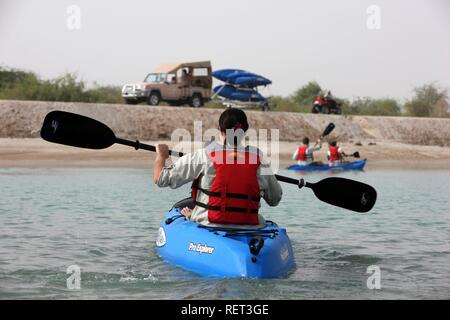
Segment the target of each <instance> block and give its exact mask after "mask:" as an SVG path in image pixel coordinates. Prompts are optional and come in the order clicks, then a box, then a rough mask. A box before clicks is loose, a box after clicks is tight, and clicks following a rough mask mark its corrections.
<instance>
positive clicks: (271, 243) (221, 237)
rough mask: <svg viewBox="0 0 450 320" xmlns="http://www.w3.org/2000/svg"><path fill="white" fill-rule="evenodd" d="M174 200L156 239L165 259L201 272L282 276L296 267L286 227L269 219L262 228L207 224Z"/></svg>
mask: <svg viewBox="0 0 450 320" xmlns="http://www.w3.org/2000/svg"><path fill="white" fill-rule="evenodd" d="M185 206H189V207H192V200H191V199H185V200H182V201H180V202H179V203H177V204H175V206H174V207H173V208H172V209H171V210H170V211H169V212H168V213H167V214H166V216H165V218H164V221H163V223H162V225H161V227H160V228H159V231H158V238H157V241H156V246H157V249H156V251H157V254H158V255H159V256H160V257H161V258H162V259H163V260H165V261H167V262H169V263H171V264H173V265H175V266H178V267H181V268H183V269H186V270H190V271H193V272H195V273H197V274H199V275H202V276H213V277H220V278H226V277H245V278H279V277H283V276H286V275H287V274H288V273H289V271H291V270H292V269H293V268H294V265H295V263H294V255H293V251H292V245H291V242H290V240H289V237H288V236H287V234H286V229H285V228H282V227H279V226H277V225H276V224H275V223H273V222H270V221H268V222H267V224H266V226H265V227H264V228H261V229H224V228H214V227H205V226H202V225H199V224H198V223H195V222H192V221H188V220H186V219H185V218H184V217H183V216H182V215H181V213H180V210H181V208H183V207H185Z"/></svg>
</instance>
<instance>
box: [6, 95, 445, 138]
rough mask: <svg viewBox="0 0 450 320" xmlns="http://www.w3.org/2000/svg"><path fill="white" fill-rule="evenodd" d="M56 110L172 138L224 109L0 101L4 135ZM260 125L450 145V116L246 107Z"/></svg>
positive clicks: (26, 134) (29, 127) (210, 124)
mask: <svg viewBox="0 0 450 320" xmlns="http://www.w3.org/2000/svg"><path fill="white" fill-rule="evenodd" d="M51 110H65V111H70V112H75V113H79V114H83V115H86V116H89V117H92V118H95V119H97V120H99V121H102V122H104V123H106V124H107V125H108V126H110V127H111V128H112V129H113V131H114V132H115V133H116V135H117V136H119V137H123V138H129V139H141V140H170V138H171V134H172V132H173V131H174V130H175V129H186V130H187V131H189V132H190V133H191V135H193V131H194V121H202V125H203V130H206V129H209V128H217V121H218V118H219V115H220V113H221V112H222V110H218V109H206V108H201V109H192V108H187V107H151V106H146V105H137V106H128V105H110V104H90V103H65V102H41V101H10V100H2V101H0V123H1V126H0V138H33V137H39V129H40V127H41V125H42V121H43V119H44V117H45V115H46V114H47V113H48V112H49V111H51ZM247 115H248V118H249V122H250V126H251V127H253V128H255V129H257V130H258V129H279V137H280V140H281V141H292V142H297V141H300V140H301V139H302V138H303V137H304V136H309V137H311V138H315V137H318V136H319V135H320V133H321V132H322V130H323V129H324V128H325V127H326V125H327V124H328V123H329V122H334V123H335V125H336V128H335V130H334V131H333V133H332V137H333V138H337V139H338V140H339V141H342V142H350V143H352V142H358V141H369V142H375V143H376V142H381V141H392V142H399V143H405V144H416V145H434V146H449V145H450V119H436V118H409V117H374V116H336V115H321V114H320V115H317V114H301V113H288V112H266V113H263V112H259V111H247Z"/></svg>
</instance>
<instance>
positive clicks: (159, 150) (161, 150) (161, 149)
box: [156, 143, 169, 160]
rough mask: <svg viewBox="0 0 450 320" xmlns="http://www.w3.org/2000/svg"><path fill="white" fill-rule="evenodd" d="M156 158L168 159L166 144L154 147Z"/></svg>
mask: <svg viewBox="0 0 450 320" xmlns="http://www.w3.org/2000/svg"><path fill="white" fill-rule="evenodd" d="M156 157H159V158H161V159H164V160H166V159H168V158H169V146H168V145H167V144H164V143H161V144H157V145H156Z"/></svg>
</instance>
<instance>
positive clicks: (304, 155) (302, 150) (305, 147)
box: [292, 137, 322, 166]
mask: <svg viewBox="0 0 450 320" xmlns="http://www.w3.org/2000/svg"><path fill="white" fill-rule="evenodd" d="M321 148H322V140H320V139H318V140H317V142H316V144H315V145H314V146H312V147H310V146H309V138H308V137H305V138H304V139H303V144H302V145H301V146H299V147H298V148H297V150H295V152H294V154H293V155H292V160H297V164H298V165H300V166H307V165H311V164H316V165H321V164H322V163H319V162H314V155H313V153H314V151H318V150H320V149H321Z"/></svg>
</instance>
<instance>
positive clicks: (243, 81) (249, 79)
mask: <svg viewBox="0 0 450 320" xmlns="http://www.w3.org/2000/svg"><path fill="white" fill-rule="evenodd" d="M212 76H213V77H214V78H216V79H218V80H220V81H223V82H226V83H228V84H231V85H235V86H242V87H247V88H254V87H258V86H266V85H269V84H272V81H271V80H269V79H267V78H265V77H263V76H260V75H259V74H255V73H252V72H248V71H245V70H240V69H221V70H216V71H214V72H213V73H212Z"/></svg>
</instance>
